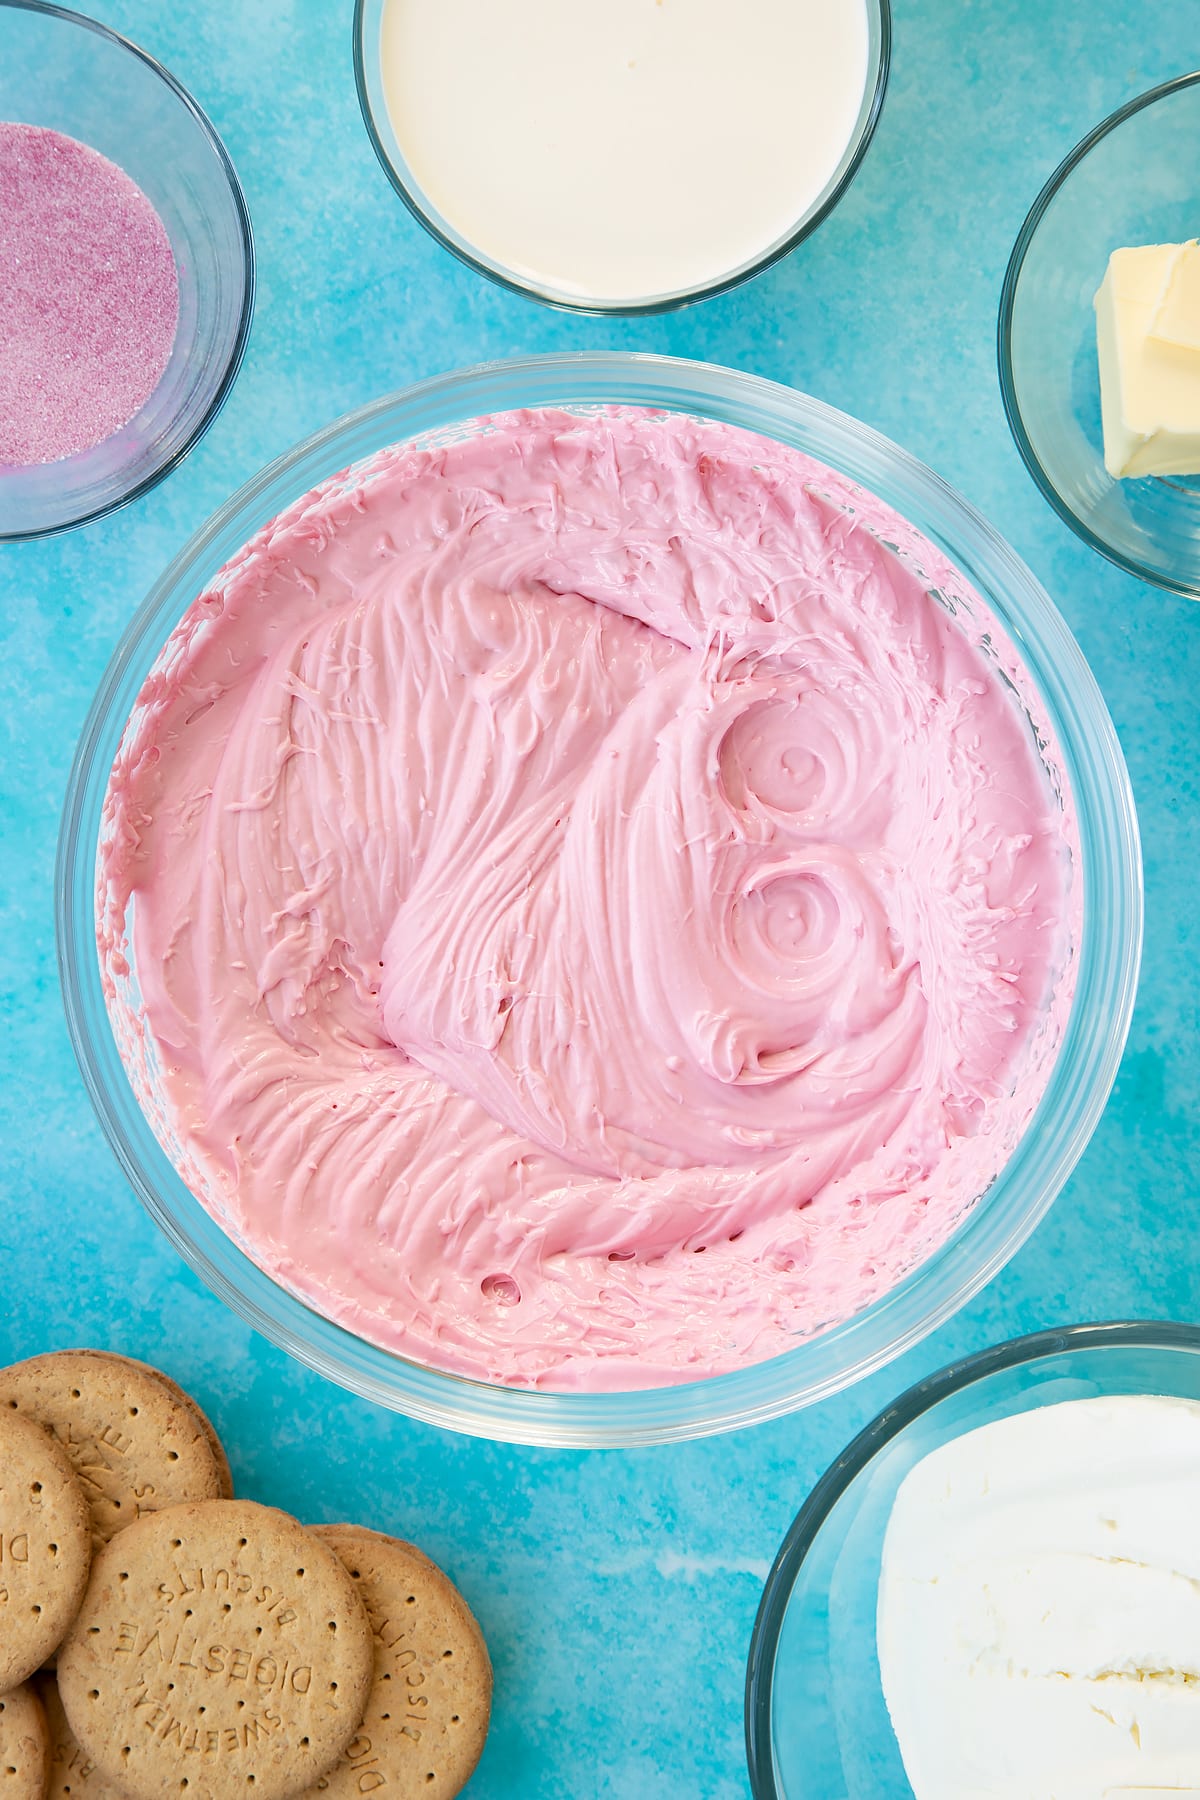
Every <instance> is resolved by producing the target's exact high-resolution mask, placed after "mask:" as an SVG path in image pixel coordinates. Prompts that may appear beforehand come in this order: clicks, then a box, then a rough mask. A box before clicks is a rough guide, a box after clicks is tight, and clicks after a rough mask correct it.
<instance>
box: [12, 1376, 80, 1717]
mask: <svg viewBox="0 0 1200 1800" xmlns="http://www.w3.org/2000/svg"><path fill="white" fill-rule="evenodd" d="M91 1557H92V1543H91V1531H90V1528H89V1520H88V1509H87V1502H86V1501H85V1499H84V1497H83V1493H82V1491H81V1489H80V1485H79V1482H78V1481H77V1480H76V1478H75V1472H74V1470H73V1469H72V1467H71V1464H70V1462H69V1461H68V1459H67V1455H66V1452H65V1451H64V1449H63V1447H62V1445H61V1444H59V1443H56V1441H55V1440H54V1438H53V1437H51V1435H50V1433H49V1432H48V1431H46V1430H45V1429H44V1428H43V1427H42V1426H41V1425H39V1424H38V1423H37V1421H36V1420H34V1419H25V1418H22V1417H21V1415H20V1414H19V1413H13V1412H6V1411H4V1410H3V1409H0V1693H6V1692H7V1691H8V1689H9V1688H14V1687H18V1686H19V1685H20V1684H21V1682H23V1681H25V1680H26V1679H27V1678H28V1677H29V1676H30V1675H32V1674H33V1672H34V1670H35V1669H36V1668H38V1667H39V1665H40V1664H41V1663H43V1662H44V1661H45V1660H46V1658H47V1657H48V1656H50V1655H52V1654H53V1652H54V1651H55V1649H57V1647H58V1645H59V1644H60V1643H61V1641H62V1639H63V1637H64V1635H65V1634H66V1631H67V1629H68V1627H69V1626H70V1623H71V1621H72V1619H73V1618H74V1617H75V1613H76V1611H77V1610H78V1607H79V1603H80V1601H81V1600H82V1598H83V1592H84V1589H85V1587H86V1586H87V1578H88V1565H89V1564H90V1562H91Z"/></svg>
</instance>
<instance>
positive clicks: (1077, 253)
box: [999, 71, 1200, 598]
mask: <svg viewBox="0 0 1200 1800" xmlns="http://www.w3.org/2000/svg"><path fill="white" fill-rule="evenodd" d="M1198 146H1200V71H1198V72H1196V73H1194V74H1191V75H1181V76H1179V77H1178V78H1177V79H1176V80H1174V81H1167V82H1164V83H1163V85H1162V86H1161V87H1156V88H1151V90H1150V91H1149V93H1146V94H1141V95H1139V96H1138V98H1137V99H1136V100H1131V101H1130V102H1129V104H1128V105H1127V106H1123V107H1122V108H1121V110H1120V111H1119V112H1115V113H1113V115H1112V117H1111V118H1108V119H1105V120H1104V122H1103V124H1100V125H1097V127H1096V129H1095V130H1094V131H1092V132H1090V133H1089V135H1088V136H1087V137H1086V138H1084V140H1083V142H1082V143H1081V144H1079V145H1078V146H1077V147H1076V148H1075V149H1074V150H1072V152H1071V154H1070V156H1068V157H1067V159H1066V161H1065V162H1064V163H1062V164H1061V165H1060V167H1059V168H1057V169H1056V170H1055V172H1054V174H1053V175H1052V176H1051V177H1050V179H1049V181H1048V182H1047V183H1046V185H1045V187H1044V188H1043V189H1042V191H1041V193H1040V194H1039V195H1038V197H1037V199H1036V200H1035V202H1034V204H1033V208H1032V210H1031V212H1030V214H1029V217H1028V218H1027V219H1026V221H1025V223H1024V225H1023V226H1022V227H1021V231H1020V234H1019V236H1018V238H1017V241H1016V244H1015V245H1014V247H1013V252H1012V256H1011V257H1010V259H1009V264H1008V270H1007V273H1006V274H1005V277H1004V288H1003V292H1002V294H1001V299H1000V324H999V359H1000V388H1001V391H1002V393H1003V395H1004V406H1005V411H1006V412H1007V414H1008V422H1009V425H1010V426H1011V427H1012V433H1013V436H1014V437H1015V439H1016V441H1017V448H1018V450H1019V451H1020V452H1021V455H1022V456H1023V457H1024V459H1025V463H1026V466H1027V467H1028V469H1029V472H1030V474H1031V475H1032V476H1033V479H1034V480H1035V481H1036V482H1037V484H1038V486H1039V487H1040V488H1041V490H1042V492H1043V494H1044V495H1045V496H1046V498H1047V500H1048V501H1049V502H1050V504H1051V506H1053V507H1054V509H1055V511H1056V512H1058V513H1059V514H1060V515H1061V516H1062V517H1063V518H1064V519H1065V520H1066V522H1067V524H1068V525H1070V526H1071V527H1072V529H1073V530H1075V531H1077V532H1078V533H1079V535H1080V537H1081V538H1083V540H1084V542H1085V543H1088V544H1090V545H1091V546H1092V548H1093V550H1099V551H1100V553H1101V555H1102V556H1107V557H1109V558H1110V560H1111V561H1113V562H1115V563H1117V564H1119V565H1120V567H1121V568H1123V569H1128V570H1129V572H1130V574H1132V575H1137V576H1139V577H1140V578H1141V579H1142V580H1143V581H1150V582H1153V583H1155V584H1156V585H1157V586H1159V587H1165V588H1170V589H1172V590H1173V591H1174V592H1176V593H1179V594H1188V595H1191V596H1192V597H1194V598H1196V597H1200V477H1195V476H1179V475H1176V476H1171V477H1169V478H1159V477H1150V478H1147V479H1143V480H1139V481H1115V480H1114V479H1113V477H1112V476H1111V475H1110V474H1109V473H1108V471H1107V470H1106V469H1105V467H1104V439H1103V433H1102V431H1101V426H1100V376H1099V368H1098V364H1097V357H1096V318H1095V313H1094V311H1093V308H1092V300H1093V297H1094V295H1095V293H1096V289H1097V288H1098V287H1099V286H1100V283H1101V281H1102V280H1103V278H1104V271H1105V269H1106V267H1107V266H1108V258H1109V255H1110V253H1111V252H1112V251H1113V250H1116V249H1119V248H1120V247H1122V246H1123V245H1129V244H1177V243H1182V242H1183V241H1184V240H1185V239H1187V238H1193V237H1195V236H1196V234H1197V231H1198V230H1200V215H1198V213H1197V207H1196V179H1195V171H1196V152H1197V147H1198Z"/></svg>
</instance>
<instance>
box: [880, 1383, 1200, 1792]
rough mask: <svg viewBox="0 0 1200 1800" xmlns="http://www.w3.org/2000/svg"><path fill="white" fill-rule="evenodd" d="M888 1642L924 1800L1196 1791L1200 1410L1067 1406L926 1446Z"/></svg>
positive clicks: (894, 1579)
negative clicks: (934, 1446) (928, 1449)
mask: <svg viewBox="0 0 1200 1800" xmlns="http://www.w3.org/2000/svg"><path fill="white" fill-rule="evenodd" d="M878 1648H879V1667H880V1675H881V1678H882V1682H883V1691H884V1695H885V1698H886V1700H887V1704H888V1709H889V1711H890V1713H891V1717H892V1724H893V1726H894V1728H895V1732H896V1737H897V1741H898V1743H899V1746H900V1751H901V1755H902V1756H903V1759H904V1766H905V1770H906V1772H907V1774H908V1778H909V1781H910V1783H911V1784H912V1789H913V1792H914V1794H915V1795H916V1800H1117V1797H1118V1796H1120V1797H1121V1800H1136V1796H1138V1795H1141V1794H1147V1793H1149V1794H1154V1795H1156V1796H1159V1800H1161V1796H1163V1795H1164V1794H1174V1795H1188V1794H1190V1795H1193V1796H1196V1795H1200V1405H1196V1404H1193V1403H1192V1402H1190V1401H1185V1400H1173V1399H1159V1398H1154V1397H1152V1396H1149V1395H1132V1396H1130V1395H1125V1396H1120V1397H1116V1398H1105V1399H1094V1400H1078V1401H1067V1402H1064V1403H1062V1404H1059V1405H1055V1406H1046V1407H1041V1408H1038V1409H1036V1410H1034V1411H1032V1412H1027V1413H1020V1414H1017V1415H1015V1416H1014V1417H1010V1418H1006V1419H1000V1420H997V1421H995V1422H994V1423H992V1424H990V1425H985V1426H982V1427H980V1429H978V1430H976V1431H971V1432H967V1433H966V1434H965V1435H964V1436H962V1437H958V1438H955V1439H953V1440H952V1441H951V1442H950V1443H948V1444H945V1445H943V1446H942V1447H941V1448H940V1449H938V1450H935V1451H933V1452H932V1453H931V1454H930V1455H929V1456H927V1457H925V1458H924V1460H923V1461H921V1462H920V1463H918V1464H917V1466H916V1467H915V1468H914V1469H913V1470H912V1471H911V1472H910V1473H909V1475H908V1476H907V1477H906V1479H905V1480H904V1482H903V1484H902V1485H901V1487H900V1491H899V1493H898V1494H897V1496H896V1502H895V1505H894V1508H893V1511H892V1515H891V1518H890V1520H889V1523H888V1528H887V1535H886V1538H885V1542H884V1551H883V1569H882V1575H881V1579H880V1589H879V1615H878Z"/></svg>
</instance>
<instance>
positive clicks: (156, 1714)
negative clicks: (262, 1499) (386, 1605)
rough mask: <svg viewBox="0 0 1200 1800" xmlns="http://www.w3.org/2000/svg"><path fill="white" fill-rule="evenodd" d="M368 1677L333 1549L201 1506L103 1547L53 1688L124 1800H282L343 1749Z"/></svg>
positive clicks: (360, 1634)
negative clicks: (127, 1799) (56, 1686)
mask: <svg viewBox="0 0 1200 1800" xmlns="http://www.w3.org/2000/svg"><path fill="white" fill-rule="evenodd" d="M372 1666H373V1657H372V1641H371V1628H370V1625H369V1624H368V1621H367V1616H366V1611H365V1609H364V1607H363V1604H362V1601H361V1600H360V1598H359V1595H358V1590H357V1588H356V1587H355V1584H354V1582H353V1580H352V1579H351V1577H350V1576H349V1574H348V1573H347V1571H346V1570H345V1569H344V1568H343V1566H342V1564H341V1563H340V1562H339V1561H338V1559H337V1557H336V1555H335V1554H334V1552H333V1551H332V1550H331V1549H330V1548H329V1547H328V1546H327V1545H326V1544H323V1543H322V1542H321V1541H320V1540H319V1539H317V1538H315V1537H313V1536H311V1535H310V1533H308V1532H307V1531H305V1529H304V1527H303V1526H302V1525H299V1524H297V1522H296V1521H295V1519H293V1518H290V1517H289V1516H288V1514H286V1513H282V1512H276V1511H275V1509H274V1508H273V1507H268V1506H258V1505H256V1504H255V1503H254V1502H253V1501H249V1500H208V1501H202V1502H200V1503H198V1504H195V1505H189V1506H174V1507H169V1508H167V1509H166V1510H164V1511H163V1512H159V1513H152V1514H149V1515H147V1516H146V1517H145V1518H142V1519H139V1520H137V1522H136V1523H135V1524H133V1525H130V1526H129V1527H128V1529H127V1530H125V1531H122V1532H119V1533H118V1535H117V1536H116V1537H115V1538H113V1539H112V1541H111V1542H110V1543H108V1544H106V1545H105V1547H104V1549H103V1550H102V1551H100V1553H99V1555H98V1556H97V1557H96V1559H95V1562H94V1564H93V1567H92V1577H91V1581H90V1582H89V1584H88V1590H87V1594H86V1595H85V1597H84V1601H83V1605H82V1607H81V1608H80V1611H79V1615H78V1617H77V1619H76V1621H75V1625H74V1627H73V1629H72V1631H71V1634H70V1636H69V1637H68V1639H67V1641H66V1643H65V1644H64V1645H63V1646H62V1649H61V1651H60V1652H59V1659H58V1685H59V1691H60V1693H61V1695H62V1700H63V1705H64V1707H65V1708H66V1713H67V1718H68V1720H69V1721H70V1725H71V1729H72V1730H73V1732H74V1733H75V1736H76V1738H77V1739H78V1741H79V1743H80V1745H81V1746H82V1748H83V1749H84V1750H85V1751H86V1753H87V1755H88V1756H89V1757H90V1758H91V1759H92V1761H93V1762H94V1763H95V1764H96V1766H97V1768H98V1769H99V1771H100V1774H101V1775H102V1776H103V1777H104V1778H105V1779H106V1780H108V1781H111V1782H112V1783H113V1784H114V1785H115V1786H116V1787H118V1788H120V1789H121V1790H122V1791H123V1792H125V1793H127V1794H128V1795H130V1796H131V1797H132V1800H172V1797H174V1796H178V1797H179V1800H287V1797H288V1796H291V1795H295V1794H297V1793H299V1792H302V1791H303V1790H304V1789H305V1788H306V1787H310V1786H311V1785H312V1784H313V1782H315V1781H317V1780H319V1779H320V1777H321V1776H322V1775H323V1774H324V1773H325V1772H326V1771H327V1770H328V1769H329V1768H331V1767H332V1766H333V1764H334V1763H336V1761H337V1759H338V1757H339V1756H340V1755H341V1753H342V1751H343V1750H344V1749H345V1747H346V1745H347V1744H348V1743H349V1741H350V1739H351V1738H352V1737H353V1735H354V1732H355V1731H356V1729H357V1727H358V1724H359V1721H360V1720H361V1718H362V1715H363V1710H364V1708H365V1706H366V1702H367V1695H368V1693H369V1692H370V1686H371V1674H372Z"/></svg>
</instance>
